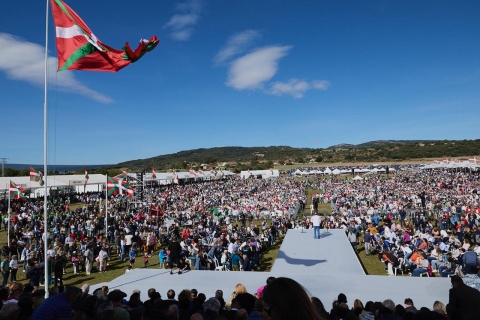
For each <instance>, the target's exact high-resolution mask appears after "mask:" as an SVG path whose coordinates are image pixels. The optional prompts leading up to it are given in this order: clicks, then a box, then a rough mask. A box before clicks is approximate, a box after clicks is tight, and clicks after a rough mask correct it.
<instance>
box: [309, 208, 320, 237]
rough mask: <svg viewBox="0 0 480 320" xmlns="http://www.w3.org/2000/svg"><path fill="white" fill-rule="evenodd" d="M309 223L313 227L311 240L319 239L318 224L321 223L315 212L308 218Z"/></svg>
mask: <svg viewBox="0 0 480 320" xmlns="http://www.w3.org/2000/svg"><path fill="white" fill-rule="evenodd" d="M310 222H311V224H312V226H313V238H314V239H320V223H321V222H322V218H321V217H320V216H319V215H318V213H317V212H314V214H313V216H312V217H311V218H310Z"/></svg>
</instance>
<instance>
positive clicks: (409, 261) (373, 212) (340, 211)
mask: <svg viewBox="0 0 480 320" xmlns="http://www.w3.org/2000/svg"><path fill="white" fill-rule="evenodd" d="M308 185H309V186H310V187H315V188H318V189H320V190H321V192H320V193H318V194H316V193H313V194H312V199H313V200H316V202H317V203H318V202H329V203H330V204H331V206H332V208H333V210H332V211H333V214H332V216H330V217H329V218H328V217H326V218H325V219H324V221H323V222H322V226H323V227H325V228H344V229H345V230H346V232H347V234H348V235H349V238H350V235H354V236H352V239H355V240H354V241H351V242H352V245H353V244H354V243H357V242H358V240H357V239H356V236H359V235H360V234H361V233H363V241H364V244H365V254H366V255H367V256H368V255H370V253H371V252H372V251H374V250H375V251H376V252H378V253H380V258H381V259H382V260H383V261H385V262H386V264H387V268H388V273H389V275H393V274H394V269H395V268H401V269H402V271H403V269H405V271H408V272H411V275H412V276H419V275H421V274H427V273H428V275H429V276H431V275H432V273H437V274H438V275H439V276H443V277H447V276H449V275H452V274H455V273H456V274H460V275H462V274H476V273H477V271H478V266H479V262H480V260H479V257H480V227H479V224H480V205H479V196H478V192H480V181H479V173H478V172H474V173H471V172H455V171H428V172H427V171H421V170H410V171H399V172H397V173H396V174H395V175H393V176H392V177H391V178H389V179H384V180H383V179H382V178H381V177H373V176H371V177H368V178H365V179H364V180H358V181H352V182H346V181H345V180H339V179H335V178H330V179H325V178H314V179H310V181H309V184H308ZM314 202H315V201H312V203H314ZM317 206H318V205H317ZM314 210H315V209H314ZM355 249H356V247H355Z"/></svg>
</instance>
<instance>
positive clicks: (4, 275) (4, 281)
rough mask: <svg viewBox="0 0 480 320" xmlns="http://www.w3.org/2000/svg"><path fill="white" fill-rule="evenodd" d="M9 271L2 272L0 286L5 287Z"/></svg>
mask: <svg viewBox="0 0 480 320" xmlns="http://www.w3.org/2000/svg"><path fill="white" fill-rule="evenodd" d="M9 274H10V272H9V271H7V272H2V276H3V282H2V288H5V286H6V285H7V283H8V276H9Z"/></svg>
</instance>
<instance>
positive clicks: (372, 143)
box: [327, 140, 436, 150]
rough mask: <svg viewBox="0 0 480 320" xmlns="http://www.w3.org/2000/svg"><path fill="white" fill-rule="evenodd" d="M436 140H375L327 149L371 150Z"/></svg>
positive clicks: (338, 145) (342, 144) (337, 145)
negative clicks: (390, 145)
mask: <svg viewBox="0 0 480 320" xmlns="http://www.w3.org/2000/svg"><path fill="white" fill-rule="evenodd" d="M435 141H436V140H375V141H369V142H364V143H360V144H348V143H340V144H336V145H333V146H330V147H328V148H327V150H332V149H355V148H371V147H375V146H384V145H389V144H407V143H427V142H428V143H434V142H435Z"/></svg>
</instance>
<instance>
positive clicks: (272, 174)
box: [240, 170, 280, 179]
mask: <svg viewBox="0 0 480 320" xmlns="http://www.w3.org/2000/svg"><path fill="white" fill-rule="evenodd" d="M251 175H253V176H254V177H257V176H262V179H266V178H277V177H279V176H280V171H279V170H250V171H242V172H240V177H241V178H242V179H247V178H249V177H250V176H251Z"/></svg>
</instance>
